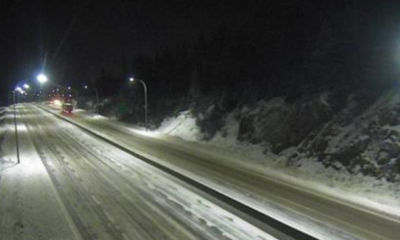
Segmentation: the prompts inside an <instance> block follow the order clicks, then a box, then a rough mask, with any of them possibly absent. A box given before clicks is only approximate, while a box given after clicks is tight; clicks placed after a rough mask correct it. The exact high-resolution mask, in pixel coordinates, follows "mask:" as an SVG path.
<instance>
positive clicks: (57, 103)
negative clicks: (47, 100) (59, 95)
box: [53, 99, 62, 106]
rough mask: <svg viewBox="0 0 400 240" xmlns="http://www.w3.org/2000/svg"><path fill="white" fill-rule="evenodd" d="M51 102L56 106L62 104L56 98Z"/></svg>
mask: <svg viewBox="0 0 400 240" xmlns="http://www.w3.org/2000/svg"><path fill="white" fill-rule="evenodd" d="M53 104H54V105H56V106H61V105H62V103H61V101H60V100H58V99H56V100H54V101H53Z"/></svg>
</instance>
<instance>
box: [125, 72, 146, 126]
mask: <svg viewBox="0 0 400 240" xmlns="http://www.w3.org/2000/svg"><path fill="white" fill-rule="evenodd" d="M137 80H138V81H139V82H140V83H141V84H142V85H143V90H144V122H145V129H146V131H147V130H148V119H147V86H146V83H145V82H144V81H143V80H140V79H137ZM129 82H131V83H133V82H135V78H133V77H131V78H129Z"/></svg>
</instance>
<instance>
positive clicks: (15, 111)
mask: <svg viewBox="0 0 400 240" xmlns="http://www.w3.org/2000/svg"><path fill="white" fill-rule="evenodd" d="M19 84H20V83H18V85H19ZM18 85H17V87H16V88H15V89H14V91H13V92H12V93H13V109H14V131H15V145H16V151H17V164H19V163H21V158H20V154H19V139H18V124H17V109H16V105H17V100H16V97H17V96H18V95H16V94H17V93H16V92H19V93H21V94H22V93H24V90H22V88H21V87H19V86H18ZM23 87H24V88H25V89H29V88H30V86H29V85H28V84H26V83H25V84H24V85H23Z"/></svg>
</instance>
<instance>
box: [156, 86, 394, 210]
mask: <svg viewBox="0 0 400 240" xmlns="http://www.w3.org/2000/svg"><path fill="white" fill-rule="evenodd" d="M361 99H362V98H361ZM296 104H297V105H296ZM296 104H288V103H285V101H284V99H283V98H275V99H272V100H270V101H262V102H259V103H258V104H256V105H253V106H244V107H242V108H241V109H236V110H234V111H232V112H230V113H228V114H227V115H226V116H225V125H224V126H223V127H222V129H220V131H218V132H217V133H216V134H215V136H214V137H213V138H212V139H211V140H209V141H201V139H202V133H201V130H200V128H199V126H197V124H196V117H195V116H193V115H192V114H191V113H190V111H185V112H182V113H181V114H180V115H179V116H178V117H176V118H170V119H168V120H166V121H164V122H163V123H162V125H161V127H160V128H159V129H158V131H159V132H161V133H163V134H169V135H170V136H173V137H177V138H179V139H183V140H186V141H192V142H193V143H195V144H198V145H199V146H203V147H205V149H209V147H213V149H214V150H215V149H216V152H219V153H220V154H222V155H228V154H229V156H235V155H238V156H246V160H247V162H246V163H245V165H246V166H247V167H251V168H253V169H254V170H256V171H260V169H262V170H261V171H263V172H264V173H267V174H269V175H272V176H276V177H283V178H285V179H286V180H288V181H291V182H295V183H297V184H301V185H303V186H304V187H310V188H313V189H318V190H320V191H322V192H325V193H326V194H328V195H332V196H336V197H341V198H343V199H345V200H348V201H351V202H355V203H358V204H361V205H365V206H369V207H372V208H375V209H379V210H381V211H384V212H386V213H389V214H394V215H397V216H400V186H398V184H396V183H398V182H399V181H400V94H399V93H397V92H393V91H392V92H387V93H385V94H383V95H382V96H381V97H379V98H378V99H377V100H375V101H367V100H364V101H363V99H362V100H360V97H359V96H357V95H356V94H354V95H352V96H350V97H349V98H348V100H347V103H346V105H345V106H344V107H343V108H342V109H340V110H339V111H336V110H333V109H332V105H333V104H332V103H330V97H329V94H328V93H323V94H321V95H319V96H318V97H317V98H316V99H312V100H310V101H308V102H307V101H306V102H303V103H300V104H298V103H296ZM305 115H307V116H305ZM299 123H300V124H299ZM307 125H308V126H307ZM300 126H304V128H306V129H307V128H309V129H310V131H309V132H307V131H303V132H300V133H296V132H295V130H296V128H299V127H300ZM286 139H288V140H286ZM182 144H183V143H182ZM231 159H235V157H231ZM242 159H243V158H242V157H237V158H236V160H237V161H243V160H242Z"/></svg>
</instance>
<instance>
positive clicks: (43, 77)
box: [37, 73, 47, 83]
mask: <svg viewBox="0 0 400 240" xmlns="http://www.w3.org/2000/svg"><path fill="white" fill-rule="evenodd" d="M37 80H38V81H39V83H45V82H47V76H46V75H44V74H43V73H41V74H39V75H38V76H37Z"/></svg>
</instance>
